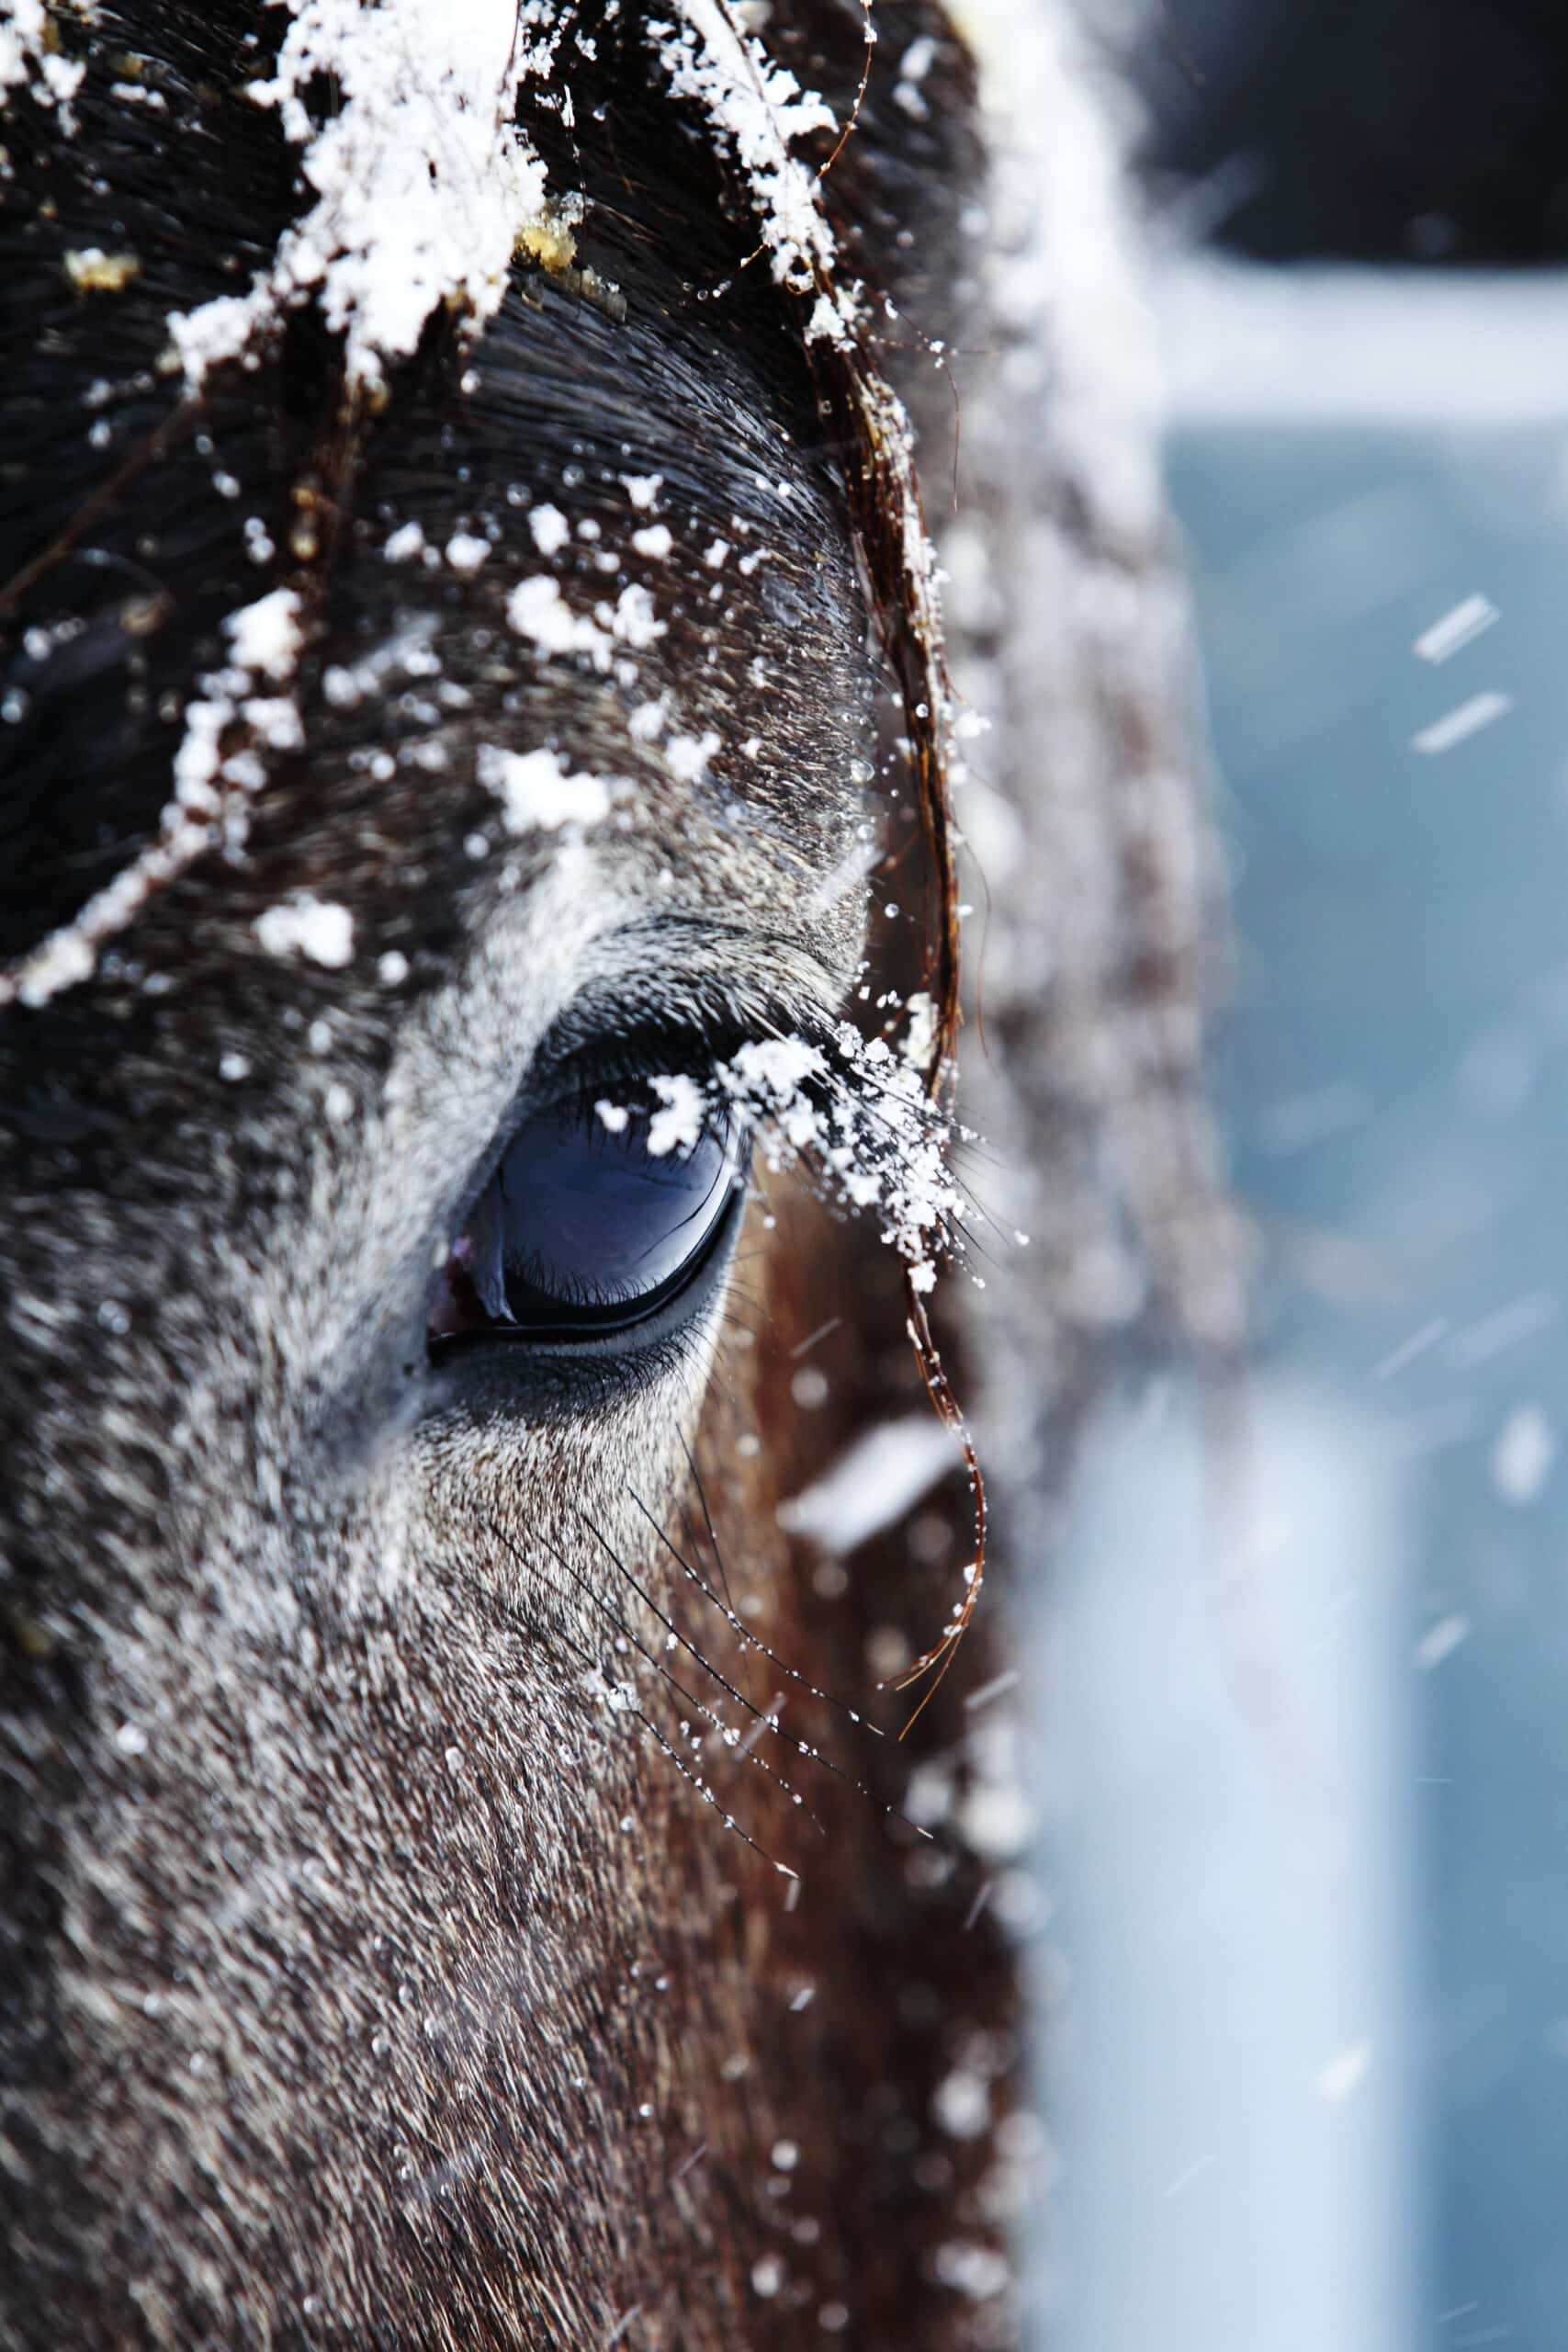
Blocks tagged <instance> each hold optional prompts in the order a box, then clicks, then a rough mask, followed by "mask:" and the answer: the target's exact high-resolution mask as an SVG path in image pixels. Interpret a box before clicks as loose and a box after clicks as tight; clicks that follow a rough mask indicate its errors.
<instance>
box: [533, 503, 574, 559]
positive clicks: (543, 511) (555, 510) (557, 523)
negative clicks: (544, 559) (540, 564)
mask: <svg viewBox="0 0 1568 2352" xmlns="http://www.w3.org/2000/svg"><path fill="white" fill-rule="evenodd" d="M528 529H529V532H530V533H531V535H532V537H533V541H534V545H535V546H536V548H538V550H539V553H540V554H541V555H542V556H552V555H559V553H560V551H561V549H562V548H564V547H565V545H566V543H567V541H568V539H570V537H571V526H570V523H569V522H568V521H567V519H566V516H565V515H563V514H562V513H561V511H560V508H559V507H558V506H551V505H550V504H548V503H545V504H544V505H541V506H536V507H533V508H532V509H531V510H530V512H529V515H528Z"/></svg>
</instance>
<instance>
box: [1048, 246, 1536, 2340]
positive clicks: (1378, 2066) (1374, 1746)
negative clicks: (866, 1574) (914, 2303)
mask: <svg viewBox="0 0 1568 2352" xmlns="http://www.w3.org/2000/svg"><path fill="white" fill-rule="evenodd" d="M1159 309H1160V312H1161V318H1162V326H1163V330H1164V334H1165V341H1166V345H1167V352H1168V374H1169V379H1170V382H1171V386H1172V392H1173V408H1172V417H1171V426H1170V435H1169V479H1170V484H1171V489H1172V492H1173V495H1174V499H1175V503H1176V505H1177V509H1178V512H1179V516H1180V520H1181V524H1182V526H1183V528H1184V530H1185V533H1186V535H1187V538H1188V542H1189V548H1190V563H1191V571H1192V580H1193V589H1194V594H1195V597H1196V602H1197V608H1198V616H1199V624H1200V635H1201V656H1202V662H1203V668H1204V675H1205V691H1206V695H1207V699H1208V709H1209V719H1210V725H1211V729H1212V736H1213V748H1214V755H1215V760H1216V764H1217V767H1218V770H1219V773H1220V777H1221V786H1220V794H1221V811H1222V821H1223V825H1224V831H1225V834H1226V837H1227V839H1228V841H1229V842H1230V844H1231V854H1232V864H1233V869H1234V883H1235V904H1234V922H1235V933H1236V969H1235V978H1234V988H1233V997H1232V1001H1231V1003H1230V1006H1229V1008H1228V1011H1227V1012H1226V1013H1225V1016H1224V1019H1223V1021H1222V1023H1221V1024H1220V1034H1219V1039H1218V1057H1217V1059H1218V1086H1219V1093H1220V1098H1221V1102H1222V1104H1223V1107H1224V1112H1225V1114H1226V1118H1227V1123H1228V1133H1229V1139H1230V1146H1231V1150H1232V1154H1233V1167H1234V1171H1235V1180H1236V1183H1237V1187H1238V1189H1239V1191H1240V1193H1241V1194H1242V1196H1243V1198H1244V1200H1245V1201H1246V1202H1247V1204H1248V1205H1249V1207H1250V1209H1251V1211H1252V1213H1253V1215H1254V1216H1255V1217H1256V1218H1257V1220H1258V1226H1259V1227H1260V1231H1261V1235H1262V1239H1263V1243H1264V1250H1265V1258H1264V1267H1263V1273H1262V1279H1261V1283H1260V1286H1259V1293H1258V1361H1257V1372H1256V1377H1255V1380H1254V1383H1253V1389H1252V1396H1251V1399H1250V1421H1251V1428H1250V1433H1249V1439H1248V1442H1247V1445H1246V1446H1245V1447H1244V1448H1243V1449H1242V1451H1241V1466H1242V1469H1243V1472H1244V1474H1245V1476H1247V1478H1249V1480H1250V1486H1251V1491H1252V1498H1253V1515H1252V1525H1251V1530H1250V1532H1249V1534H1248V1535H1247V1538H1246V1540H1245V1541H1244V1542H1241V1543H1238V1544H1231V1543H1230V1542H1229V1541H1228V1539H1227V1538H1226V1537H1225V1535H1224V1532H1223V1528H1222V1524H1221V1521H1220V1519H1219V1518H1217V1517H1216V1512H1215V1508H1214V1504H1213V1493H1212V1484H1213V1482H1212V1478H1211V1476H1210V1473H1211V1470H1212V1468H1213V1464H1212V1461H1211V1459H1210V1457H1209V1455H1208V1453H1207V1452H1206V1449H1205V1446H1204V1444H1203V1442H1202V1441H1201V1438H1200V1436H1199V1435H1198V1433H1197V1428H1196V1416H1195V1408H1194V1401H1193V1399H1192V1398H1190V1397H1186V1396H1183V1395H1182V1394H1180V1393H1173V1392H1172V1391H1171V1389H1170V1388H1169V1386H1168V1384H1166V1383H1164V1382H1162V1381H1161V1380H1159V1379H1158V1378H1157V1377H1156V1378H1154V1379H1152V1380H1151V1379H1149V1378H1146V1377H1145V1376H1143V1375H1141V1374H1137V1373H1136V1372H1135V1371H1130V1372H1129V1376H1128V1379H1127V1382H1126V1384H1125V1386H1124V1390H1123V1393H1122V1397H1120V1398H1119V1399H1118V1401H1117V1403H1116V1404H1115V1405H1114V1407H1113V1408H1111V1409H1109V1410H1108V1411H1107V1412H1106V1413H1105V1415H1104V1416H1103V1417H1102V1421H1101V1426H1100V1430H1099V1431H1098V1434H1097V1436H1096V1438H1095V1440H1094V1442H1093V1443H1092V1444H1091V1445H1090V1447H1089V1450H1088V1453H1087V1456H1086V1461H1085V1465H1084V1473H1083V1476H1082V1479H1081V1482H1080V1488H1081V1490H1080V1495H1079V1499H1078V1509H1077V1520H1076V1529H1077V1532H1076V1535H1075V1537H1074V1541H1073V1544H1072V1546H1071V1548H1070V1551H1069V1555H1068V1556H1067V1558H1066V1562H1065V1564H1064V1565H1063V1566H1062V1568H1061V1570H1060V1572H1059V1573H1058V1575H1057V1577H1056V1579H1055V1584H1054V1587H1053V1589H1052V1591H1051V1594H1050V1597H1049V1603H1048V1609H1047V1612H1046V1622H1045V1623H1044V1624H1043V1629H1042V1634H1041V1642H1042V1650H1043V1670H1042V1676H1041V1689H1040V1710H1041V1714H1042V1717H1043V1724H1044V1736H1045V1739H1046V1741H1047V1743H1048V1745H1047V1749H1046V1752H1045V1753H1044V1754H1043V1756H1042V1758H1041V1759H1040V1764H1039V1770H1040V1772H1041V1775H1042V1785H1043V1788H1044V1790H1045V1792H1046V1795H1047V1812H1048V1815H1049V1819H1050V1823H1051V1828H1050V1833H1049V1855H1048V1860H1049V1866H1050V1878H1051V1883H1052V1886H1053V1890H1054V1893H1055V1897H1056V1905H1057V1908H1056V1911H1055V1917H1053V1919H1052V1921H1051V1924H1050V1927H1049V1928H1048V1930H1047V1931H1046V1935H1045V1937H1044V1939H1043V1942H1042V1946H1041V1964H1042V1976H1043V1985H1044V1987H1045V1991H1046V1993H1047V1995H1048V1996H1050V1998H1049V2008H1050V2014H1051V2016H1052V2017H1053V2018H1054V2019H1055V2022H1054V2024H1053V2025H1052V2027H1051V2029H1050V2032H1049V2036H1048V2046H1047V2048H1046V2050H1045V2052H1044V2064H1045V2068H1046V2086H1045V2089H1044V2092H1043V2103H1044V2107H1045V2111H1046V2112H1047V2113H1048V2114H1049V2115H1050V2116H1051V2119H1052V2123H1053V2129H1054V2130H1055V2132H1056V2134H1057V2137H1058V2139H1059V2142H1060V2145H1061V2154H1062V2159H1063V2173H1062V2177H1061V2180H1060V2183H1059V2185H1058V2187H1057V2188H1055V2192H1054V2194H1053V2196H1052V2199H1051V2200H1050V2207H1049V2218H1048V2221H1047V2223H1046V2227H1045V2231H1044V2245H1045V2253H1044V2256H1043V2267H1042V2271H1041V2276H1040V2287H1041V2309H1042V2325H1041V2333H1042V2341H1043V2342H1048V2343H1049V2345H1050V2346H1051V2347H1052V2352H1200V2347H1201V2352H1309V2347H1310V2352H1416V2347H1427V2346H1432V2347H1449V2352H1461V2347H1464V2346H1482V2345H1513V2346H1519V2347H1529V2352H1551V2348H1552V2347H1556V2346H1561V2345H1562V2344H1563V2343H1565V2342H1568V1465H1564V1464H1562V1461H1561V1459H1560V1446H1561V1444H1562V1438H1563V1436H1564V1434H1565V1432H1568V1314H1565V1311H1564V1310H1565V1308H1568V282H1565V281H1563V280H1562V279H1560V278H1554V277H1540V276H1534V277H1528V278H1527V277H1513V278H1504V277H1496V278H1485V277H1431V276H1426V277H1416V276H1414V275H1406V274H1404V273H1390V272H1382V273H1377V274H1359V273H1354V272H1339V273H1334V272H1311V273H1289V272H1277V271H1263V270H1247V269H1244V268H1238V267H1236V266H1216V265H1210V264H1205V265H1196V264H1190V263H1182V264H1180V265H1174V264H1173V265H1171V266H1168V268H1167V270H1166V271H1165V273H1164V276H1163V279H1162V283H1161V287H1160V291H1159ZM1206 1488H1207V1489H1208V1491H1206Z"/></svg>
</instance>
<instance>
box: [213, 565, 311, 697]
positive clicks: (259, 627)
mask: <svg viewBox="0 0 1568 2352" xmlns="http://www.w3.org/2000/svg"><path fill="white" fill-rule="evenodd" d="M223 634H224V636H225V637H226V638H227V639H228V640H229V646H230V650H231V653H232V655H233V658H234V660H235V661H236V662H238V663H239V665H240V667H241V668H242V669H243V670H260V671H262V672H263V673H264V674H265V676H267V677H269V678H272V679H275V680H282V679H284V678H288V677H291V676H292V675H293V673H294V666H295V664H296V662H298V661H299V649H300V647H301V646H302V644H303V643H304V635H303V632H302V631H301V629H300V627H299V596H298V595H297V594H296V593H295V591H294V590H293V589H292V588H275V589H274V590H273V592H272V594H271V595H270V596H259V597H258V598H257V599H256V601H255V603H254V605H243V607H242V608H241V610H240V611H239V612H237V613H231V614H230V615H229V617H228V619H227V620H226V621H225V622H224V624H223Z"/></svg>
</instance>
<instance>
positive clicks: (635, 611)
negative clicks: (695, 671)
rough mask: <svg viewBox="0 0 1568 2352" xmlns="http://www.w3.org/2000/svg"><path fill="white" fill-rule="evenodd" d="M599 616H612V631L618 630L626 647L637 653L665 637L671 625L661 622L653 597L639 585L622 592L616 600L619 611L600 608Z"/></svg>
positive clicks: (609, 618) (624, 589)
mask: <svg viewBox="0 0 1568 2352" xmlns="http://www.w3.org/2000/svg"><path fill="white" fill-rule="evenodd" d="M599 613H600V617H601V618H604V617H605V616H606V615H607V616H608V626H609V627H610V628H612V629H613V630H614V632H615V635H616V636H617V637H618V638H619V639H620V640H621V642H622V644H623V645H629V646H630V647H631V649H632V650H633V652H634V653H641V652H643V651H644V650H646V649H647V648H648V647H649V646H650V645H651V644H652V643H653V641H654V639H656V638H660V637H662V636H663V635H664V633H665V630H666V628H667V627H668V626H669V625H668V623H667V622H665V621H661V620H660V619H659V617H658V616H657V615H656V614H655V612H654V609H653V598H652V597H651V596H650V595H649V592H648V590H647V589H646V588H638V587H637V586H636V585H635V584H634V585H633V586H631V587H629V588H623V589H622V591H621V593H620V594H619V596H617V598H616V599H615V611H614V613H613V614H612V613H609V608H608V607H607V606H605V605H601V606H600V607H599Z"/></svg>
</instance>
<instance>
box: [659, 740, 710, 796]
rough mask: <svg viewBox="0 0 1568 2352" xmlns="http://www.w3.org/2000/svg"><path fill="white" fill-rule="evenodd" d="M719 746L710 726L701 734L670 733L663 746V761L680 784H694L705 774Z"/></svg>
mask: <svg viewBox="0 0 1568 2352" xmlns="http://www.w3.org/2000/svg"><path fill="white" fill-rule="evenodd" d="M718 747H719V738H718V737H717V736H716V734H715V733H714V731H713V729H712V728H711V727H710V728H708V729H705V732H704V733H703V734H701V735H671V738H670V741H669V742H668V743H666V745H665V746H664V758H665V763H666V764H667V765H668V767H669V770H670V773H671V775H672V776H674V777H675V778H676V780H677V782H679V783H681V784H696V783H699V782H700V781H701V779H702V778H703V777H704V776H705V775H706V774H707V772H708V762H709V761H710V760H711V759H712V757H713V755H714V753H715V752H716V751H717V749H718Z"/></svg>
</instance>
